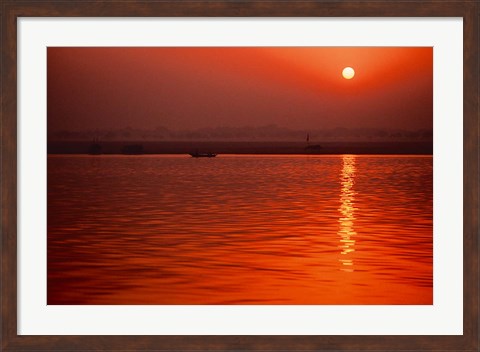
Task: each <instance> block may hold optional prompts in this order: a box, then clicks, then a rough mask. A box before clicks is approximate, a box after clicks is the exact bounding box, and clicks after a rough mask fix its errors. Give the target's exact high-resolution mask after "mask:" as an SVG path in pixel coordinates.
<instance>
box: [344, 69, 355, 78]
mask: <svg viewBox="0 0 480 352" xmlns="http://www.w3.org/2000/svg"><path fill="white" fill-rule="evenodd" d="M342 76H343V78H345V79H352V78H353V76H355V70H354V69H353V68H351V67H345V68H344V69H343V71H342Z"/></svg>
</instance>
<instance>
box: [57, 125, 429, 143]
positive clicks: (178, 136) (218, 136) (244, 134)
mask: <svg viewBox="0 0 480 352" xmlns="http://www.w3.org/2000/svg"><path fill="white" fill-rule="evenodd" d="M307 134H308V135H309V140H310V142H322V141H430V140H432V139H433V131H432V130H429V129H419V130H402V129H377V128H344V127H337V128H331V129H312V130H306V129H305V130H292V129H288V128H284V127H279V126H277V125H265V126H258V127H255V126H244V127H213V128H200V129H191V130H172V129H168V128H166V127H161V126H160V127H157V128H155V129H152V130H147V129H138V128H131V127H125V128H117V129H85V130H80V131H72V130H59V131H48V139H49V140H50V141H92V140H94V139H97V140H100V141H189V140H195V141H302V140H303V141H306V135H307Z"/></svg>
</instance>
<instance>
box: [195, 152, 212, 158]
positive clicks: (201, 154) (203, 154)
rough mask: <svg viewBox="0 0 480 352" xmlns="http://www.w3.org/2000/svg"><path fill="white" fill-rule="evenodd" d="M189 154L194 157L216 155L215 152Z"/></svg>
mask: <svg viewBox="0 0 480 352" xmlns="http://www.w3.org/2000/svg"><path fill="white" fill-rule="evenodd" d="M190 155H191V156H192V157H194V158H214V157H216V156H217V154H215V153H199V152H195V153H190Z"/></svg>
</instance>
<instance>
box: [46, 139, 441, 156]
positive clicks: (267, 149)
mask: <svg viewBox="0 0 480 352" xmlns="http://www.w3.org/2000/svg"><path fill="white" fill-rule="evenodd" d="M92 144H93V143H92V142H86V141H77V142H71V141H68V142H65V141H57V142H49V143H48V145H47V152H48V154H89V151H90V150H91V147H92ZM98 145H99V146H100V152H99V154H106V155H108V154H112V155H114V154H189V153H194V152H200V153H206V152H210V153H216V154H253V155H255V154H272V155H282V154H283V155H289V154H290V155H293V154H295V155H298V154H304V155H338V154H358V155H362V154H378V155H397V154H398V155H401V154H409V155H433V143H432V142H431V141H429V142H424V141H413V142H404V141H402V142H324V143H322V142H311V143H308V144H307V143H306V142H206V141H200V142H195V141H180V142H174V141H168V142H166V141H162V142H150V141H149V142H140V141H136V142H135V141H128V142H127V141H125V142H120V141H118V142H110V141H109V142H98ZM132 151H133V152H132Z"/></svg>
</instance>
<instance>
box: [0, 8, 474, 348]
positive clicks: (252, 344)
mask: <svg viewBox="0 0 480 352" xmlns="http://www.w3.org/2000/svg"><path fill="white" fill-rule="evenodd" d="M479 10H480V3H479V2H478V1H477V0H463V1H462V0H459V1H448V0H447V1H442V0H433V1H418V0H412V1H395V2H392V1H387V0H380V1H293V0H287V1H277V2H275V1H204V0H199V1H195V0H193V1H190V0H186V1H168V0H167V1H162V0H160V1H130V0H127V1H108V0H106V1H55V0H51V1H43V0H37V1H11V0H3V1H2V7H1V10H0V11H1V47H2V64H1V92H2V93H1V94H2V100H1V102H2V103H1V104H2V106H1V109H2V110H1V111H2V115H1V116H2V117H1V201H2V203H1V204H2V206H1V213H2V214H1V215H2V220H1V226H2V230H1V237H2V238H1V241H2V261H1V280H2V281H1V282H2V285H1V296H2V300H1V309H2V315H1V317H2V318H1V319H2V324H1V326H2V350H5V351H20V350H22V351H24V350H46V351H54V350H137V351H142V350H149V351H150V350H179V351H185V350H192V351H195V350H292V351H293V350H305V351H306V350H330V351H332V350H342V351H343V350H379V351H380V350H451V351H477V350H478V348H479V336H478V331H479V325H478V323H479V305H478V300H479V292H478V288H479V261H478V254H479V253H478V248H479V247H478V233H479V232H478V230H479V227H478V212H479V206H478V205H479V204H478V200H479V187H478V185H479V127H480V120H479V113H480V111H479V97H480V93H479V67H480V65H479V54H478V52H479V46H480V40H479V39H480V38H479V28H480V21H479V20H480V11H479ZM19 17H462V18H463V26H464V42H463V50H464V69H463V70H464V71H463V72H464V77H463V80H464V81H463V82H464V127H463V128H464V129H463V130H464V163H463V165H464V170H463V171H464V188H463V189H464V191H463V199H464V214H463V220H464V232H463V245H464V251H463V268H464V276H463V292H464V297H463V304H464V306H463V335H458V336H456V335H452V336H384V335H381V336H341V335H339V336H26V335H17V19H18V18H19Z"/></svg>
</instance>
